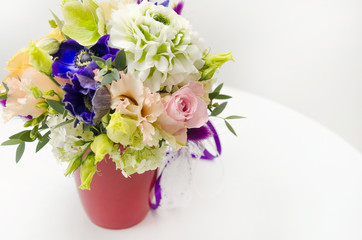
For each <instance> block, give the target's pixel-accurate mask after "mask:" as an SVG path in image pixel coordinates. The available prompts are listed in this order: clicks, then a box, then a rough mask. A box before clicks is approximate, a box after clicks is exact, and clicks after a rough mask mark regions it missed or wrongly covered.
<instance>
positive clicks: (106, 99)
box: [92, 86, 111, 125]
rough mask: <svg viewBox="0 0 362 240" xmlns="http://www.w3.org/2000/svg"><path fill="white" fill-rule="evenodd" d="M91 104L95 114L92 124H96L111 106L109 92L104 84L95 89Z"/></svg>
mask: <svg viewBox="0 0 362 240" xmlns="http://www.w3.org/2000/svg"><path fill="white" fill-rule="evenodd" d="M92 105H93V112H94V114H95V115H94V118H93V125H97V124H98V123H99V122H100V121H101V119H102V117H103V116H104V115H106V114H107V113H108V111H109V109H110V108H111V93H110V92H109V90H108V88H107V87H106V86H102V87H100V88H99V89H98V90H97V91H96V93H95V94H94V97H93V99H92Z"/></svg>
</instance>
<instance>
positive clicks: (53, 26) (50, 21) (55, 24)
mask: <svg viewBox="0 0 362 240" xmlns="http://www.w3.org/2000/svg"><path fill="white" fill-rule="evenodd" d="M49 24H50V26H51V27H52V28H57V27H58V25H57V23H56V22H55V21H54V20H49Z"/></svg>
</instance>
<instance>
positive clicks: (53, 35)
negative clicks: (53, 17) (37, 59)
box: [39, 28, 65, 41]
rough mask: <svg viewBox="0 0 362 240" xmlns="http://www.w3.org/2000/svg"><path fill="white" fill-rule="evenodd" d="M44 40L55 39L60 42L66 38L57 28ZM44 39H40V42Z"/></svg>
mask: <svg viewBox="0 0 362 240" xmlns="http://www.w3.org/2000/svg"><path fill="white" fill-rule="evenodd" d="M43 38H54V39H56V40H58V41H64V40H65V38H64V36H63V34H62V32H61V31H60V29H59V28H55V29H54V30H53V31H51V32H50V33H48V34H47V35H46V36H45V37H43ZM43 38H41V39H39V40H42V39H43Z"/></svg>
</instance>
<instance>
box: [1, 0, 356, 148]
mask: <svg viewBox="0 0 362 240" xmlns="http://www.w3.org/2000/svg"><path fill="white" fill-rule="evenodd" d="M59 4H60V1H58V0H31V1H29V0H11V1H10V0H6V1H1V8H0V29H1V38H0V49H1V54H0V66H1V67H2V68H3V67H5V62H6V61H7V60H8V59H9V58H10V57H11V56H12V55H13V54H14V53H16V51H17V50H18V49H20V48H22V47H26V46H27V44H28V42H29V41H30V39H34V40H36V39H38V38H40V37H42V36H44V35H45V34H46V33H47V32H49V31H50V27H49V25H48V22H47V21H48V19H50V18H51V15H50V12H49V9H52V10H53V11H55V12H57V13H59V9H60V8H59V6H58V5H59ZM361 11H362V1H358V0H303V1H301V0H279V1H277V0H249V1H246V0H238V1H235V0H222V1H221V0H219V1H216V0H212V1H211V0H186V1H185V11H184V16H185V17H186V18H188V19H189V20H190V21H191V23H192V25H193V26H194V28H195V29H196V30H197V31H198V32H199V33H200V35H201V36H202V37H203V38H204V39H205V40H206V44H207V46H210V47H211V50H212V52H213V53H221V52H227V51H230V50H232V51H233V55H234V58H235V60H236V62H235V63H228V64H227V65H226V66H225V67H224V68H223V69H222V71H221V75H220V80H222V81H225V82H226V83H227V84H229V85H232V86H236V87H239V88H241V89H243V90H246V91H250V92H253V93H257V94H260V95H262V96H265V97H268V98H270V99H273V100H276V101H278V102H280V103H282V104H285V105H287V106H289V107H292V108H294V109H296V110H297V111H300V112H302V113H303V114H305V115H307V116H310V117H312V118H314V119H315V120H317V121H319V122H321V123H322V124H323V125H325V126H327V127H329V128H330V129H332V130H333V131H335V132H336V133H337V134H339V135H340V136H342V137H344V138H345V139H346V140H347V141H349V142H350V143H351V144H352V145H354V146H356V147H357V148H358V149H359V150H361V151H362V124H361V122H362V94H360V93H361V92H362V67H361V66H362V14H361ZM5 75H6V72H5V71H1V72H0V77H1V78H2V77H4V76H5ZM241 114H242V112H241Z"/></svg>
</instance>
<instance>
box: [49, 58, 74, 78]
mask: <svg viewBox="0 0 362 240" xmlns="http://www.w3.org/2000/svg"><path fill="white" fill-rule="evenodd" d="M52 69H53V70H52V73H53V75H54V76H57V77H61V78H68V75H67V73H68V72H77V71H78V68H77V67H76V66H75V65H74V64H73V65H69V64H64V63H62V62H60V61H57V60H55V61H54V63H53V65H52Z"/></svg>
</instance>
